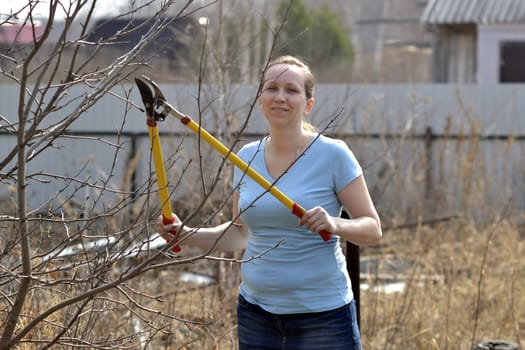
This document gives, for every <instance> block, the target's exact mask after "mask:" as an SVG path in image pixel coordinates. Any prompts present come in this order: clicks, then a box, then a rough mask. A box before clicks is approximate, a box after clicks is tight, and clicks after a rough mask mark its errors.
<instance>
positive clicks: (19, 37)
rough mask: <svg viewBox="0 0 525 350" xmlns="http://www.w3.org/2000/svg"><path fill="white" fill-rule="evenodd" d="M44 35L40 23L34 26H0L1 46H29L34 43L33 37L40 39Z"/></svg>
mask: <svg viewBox="0 0 525 350" xmlns="http://www.w3.org/2000/svg"><path fill="white" fill-rule="evenodd" d="M43 33H44V28H43V27H42V26H41V25H40V23H35V25H34V26H30V25H21V24H11V23H3V24H2V25H0V44H12V43H15V42H16V43H18V44H29V43H32V42H33V35H34V36H35V37H36V38H39V37H40V36H42V34H43Z"/></svg>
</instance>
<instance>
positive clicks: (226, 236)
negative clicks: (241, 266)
mask: <svg viewBox="0 0 525 350" xmlns="http://www.w3.org/2000/svg"><path fill="white" fill-rule="evenodd" d="M181 237H182V238H181V239H180V242H181V245H184V244H187V245H191V246H194V247H199V248H202V249H210V248H212V247H214V249H213V250H219V251H235V250H242V249H244V248H246V242H247V240H248V232H247V230H246V228H245V226H244V225H242V224H238V223H234V222H231V221H228V222H225V223H224V224H221V225H218V226H213V227H194V228H191V227H184V229H183V233H182V235H181Z"/></svg>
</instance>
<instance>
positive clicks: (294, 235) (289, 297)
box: [234, 136, 362, 314]
mask: <svg viewBox="0 0 525 350" xmlns="http://www.w3.org/2000/svg"><path fill="white" fill-rule="evenodd" d="M265 142H266V138H264V139H262V140H261V141H257V142H252V143H249V144H247V145H246V146H244V147H243V148H242V149H241V150H240V151H239V153H238V155H239V157H241V158H242V159H243V160H244V161H245V162H247V163H248V164H250V166H251V167H252V168H253V169H254V170H256V171H257V172H258V173H259V174H261V175H262V176H263V177H265V178H266V179H267V180H268V181H270V182H271V183H273V182H274V181H275V179H273V178H272V176H271V175H270V174H269V172H268V170H267V167H266V162H265V160H264V145H265ZM361 174H362V170H361V167H360V165H359V163H358V162H357V160H356V158H355V157H354V154H353V153H352V152H351V151H350V149H349V148H348V146H347V145H346V144H345V143H344V142H343V141H341V140H335V139H332V138H329V137H326V136H319V137H317V138H314V139H313V140H312V141H311V143H310V145H309V148H308V149H307V150H306V152H305V153H304V154H303V155H302V156H301V157H300V158H299V159H298V160H297V161H296V162H295V164H294V165H293V166H292V167H291V168H290V169H289V170H288V172H287V173H286V174H284V175H283V176H282V177H281V178H280V179H279V180H278V181H277V182H276V183H275V185H276V186H277V188H279V189H280V190H281V191H282V192H283V193H285V194H286V195H287V196H288V197H289V198H291V199H292V200H293V201H294V202H295V203H297V204H299V205H301V206H302V207H304V208H305V209H306V210H308V209H311V208H313V207H315V206H321V207H323V208H324V209H325V210H326V211H327V212H328V213H329V214H330V215H331V216H334V217H338V216H340V214H341V210H342V205H341V203H340V202H339V200H338V198H337V192H339V191H340V190H342V189H343V188H344V187H345V186H346V185H348V184H349V183H350V182H352V181H353V180H354V179H355V178H357V177H358V176H359V175H361ZM234 186H237V191H238V192H239V210H240V212H241V219H242V221H243V222H244V224H245V225H246V226H247V227H248V232H249V239H248V244H247V248H246V250H245V253H244V259H250V258H252V257H256V258H254V259H252V260H250V261H248V262H245V263H243V264H242V266H241V276H242V283H241V287H240V293H241V294H242V296H243V297H244V298H245V299H246V300H247V301H248V302H250V303H253V304H256V305H259V306H260V307H262V308H263V309H265V310H267V311H269V312H272V313H275V314H292V313H306V312H321V311H327V310H332V309H335V308H338V307H341V306H343V305H345V304H347V303H349V302H350V301H351V300H352V297H353V295H352V288H351V285H350V278H349V276H348V272H347V270H346V263H345V257H344V254H343V252H342V250H341V247H340V244H339V237H338V236H337V235H335V234H334V235H332V238H331V239H330V240H329V241H327V242H325V241H323V240H322V238H321V236H320V235H319V234H317V233H312V232H311V231H309V230H308V229H306V228H304V227H302V226H299V225H298V220H299V219H298V218H297V217H296V216H294V215H293V214H292V213H291V212H290V210H289V209H288V208H287V207H286V206H285V205H284V204H282V203H281V202H279V201H278V200H277V199H276V198H274V197H273V196H272V195H271V194H270V193H264V192H265V190H264V189H263V188H262V187H261V186H260V185H259V184H257V183H256V182H255V181H253V180H252V179H250V178H249V177H248V176H247V175H246V174H244V172H243V171H242V170H240V169H238V168H235V171H234ZM281 241H282V242H281ZM279 242H281V243H280V244H279V245H278V247H277V248H275V249H273V247H274V246H276V245H277V244H278V243H279ZM261 255H262V256H261Z"/></svg>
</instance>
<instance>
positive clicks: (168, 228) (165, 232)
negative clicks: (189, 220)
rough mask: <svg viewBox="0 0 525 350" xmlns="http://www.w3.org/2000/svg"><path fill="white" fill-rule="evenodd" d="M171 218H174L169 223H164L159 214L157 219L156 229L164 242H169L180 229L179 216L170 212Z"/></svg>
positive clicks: (162, 217)
mask: <svg viewBox="0 0 525 350" xmlns="http://www.w3.org/2000/svg"><path fill="white" fill-rule="evenodd" d="M171 215H172V218H174V219H175V220H174V221H173V223H171V224H166V223H165V221H166V220H164V216H163V215H159V217H158V219H157V230H158V232H159V235H160V236H161V237H162V238H164V239H165V240H166V242H171V240H172V239H173V238H174V237H175V235H176V234H177V233H178V232H179V230H181V229H182V222H181V221H180V219H179V217H178V216H177V215H175V214H173V213H172V214H171Z"/></svg>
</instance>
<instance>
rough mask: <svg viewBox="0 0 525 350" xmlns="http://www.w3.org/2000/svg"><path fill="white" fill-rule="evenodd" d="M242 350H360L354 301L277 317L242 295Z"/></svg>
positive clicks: (239, 313)
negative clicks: (325, 309) (329, 308)
mask: <svg viewBox="0 0 525 350" xmlns="http://www.w3.org/2000/svg"><path fill="white" fill-rule="evenodd" d="M237 327H238V336H239V350H263V349H266V350H270V349H274V350H361V339H360V336H359V329H358V326H357V317H356V309H355V302H354V301H353V300H352V301H351V302H350V303H349V304H348V305H345V306H343V307H340V308H338V309H335V310H330V311H325V312H315V313H306V314H292V315H276V314H272V313H270V312H267V311H265V310H263V309H262V308H261V307H259V306H257V305H253V304H250V303H248V302H247V301H246V299H244V298H243V297H242V295H239V303H238V305H237Z"/></svg>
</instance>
